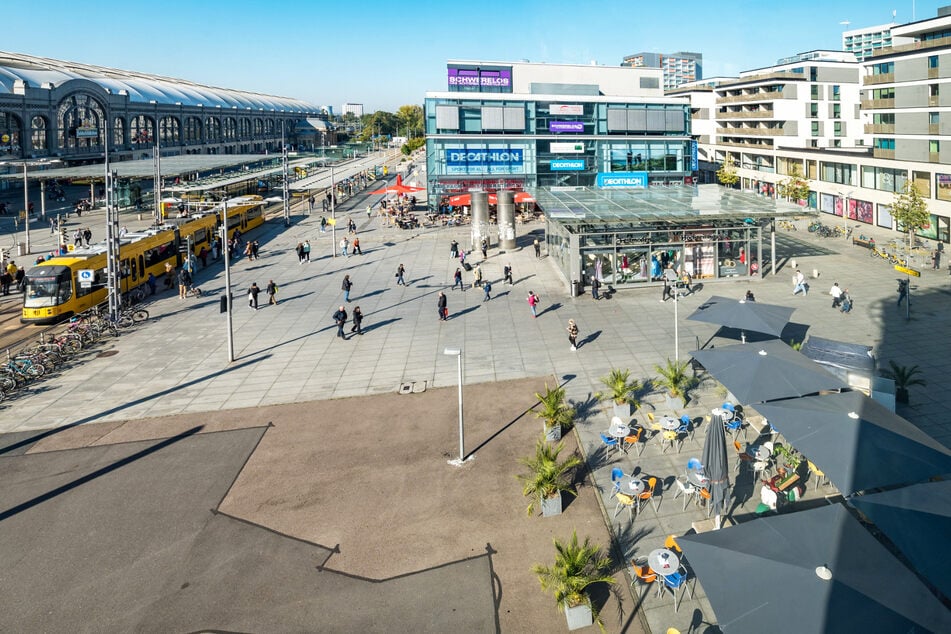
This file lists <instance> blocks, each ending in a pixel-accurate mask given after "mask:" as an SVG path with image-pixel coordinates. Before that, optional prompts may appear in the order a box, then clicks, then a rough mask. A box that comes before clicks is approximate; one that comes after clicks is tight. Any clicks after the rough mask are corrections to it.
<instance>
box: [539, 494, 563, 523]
mask: <svg viewBox="0 0 951 634" xmlns="http://www.w3.org/2000/svg"><path fill="white" fill-rule="evenodd" d="M541 507H542V517H554V516H555V515H561V491H559V492H558V494H557V495H555V497H550V498H545V497H543V498H542V500H541Z"/></svg>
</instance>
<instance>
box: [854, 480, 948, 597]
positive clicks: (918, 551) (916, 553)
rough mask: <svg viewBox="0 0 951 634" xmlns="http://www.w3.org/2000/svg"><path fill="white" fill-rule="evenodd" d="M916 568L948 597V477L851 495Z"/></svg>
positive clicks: (856, 503)
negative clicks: (889, 489)
mask: <svg viewBox="0 0 951 634" xmlns="http://www.w3.org/2000/svg"><path fill="white" fill-rule="evenodd" d="M851 502H852V504H854V505H855V506H856V507H858V509H859V510H860V511H862V513H864V514H865V516H866V517H868V518H869V519H870V520H872V521H873V522H874V523H875V525H876V526H878V528H880V529H881V530H882V532H884V533H885V535H887V536H888V538H889V539H890V540H891V541H892V542H893V543H894V544H895V545H896V546H898V548H899V550H901V552H902V553H903V554H904V555H905V556H906V557H907V558H908V560H909V561H910V562H911V563H912V565H914V566H915V568H917V569H918V571H919V572H920V573H921V574H922V575H923V576H924V577H925V579H927V580H928V581H930V582H931V583H933V584H934V585H935V586H936V587H937V588H938V590H940V591H941V592H942V594H944V595H945V596H946V597H951V542H949V541H948V536H949V535H951V480H941V481H938V482H927V483H925V484H915V485H913V486H909V487H902V488H900V489H892V490H891V491H885V492H883V493H873V494H872V495H861V496H857V497H854V498H852V500H851Z"/></svg>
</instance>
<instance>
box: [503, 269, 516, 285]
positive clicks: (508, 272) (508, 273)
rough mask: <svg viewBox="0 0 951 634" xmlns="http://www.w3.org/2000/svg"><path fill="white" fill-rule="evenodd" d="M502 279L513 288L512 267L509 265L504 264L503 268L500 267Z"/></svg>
mask: <svg viewBox="0 0 951 634" xmlns="http://www.w3.org/2000/svg"><path fill="white" fill-rule="evenodd" d="M502 278H503V281H504V282H505V283H506V284H508V285H509V286H513V285H514V284H515V281H514V280H512V265H511V264H506V265H505V266H504V267H502Z"/></svg>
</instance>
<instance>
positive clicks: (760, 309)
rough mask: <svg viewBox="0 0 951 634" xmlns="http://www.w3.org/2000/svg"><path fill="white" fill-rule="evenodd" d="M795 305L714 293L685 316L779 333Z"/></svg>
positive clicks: (722, 324)
mask: <svg viewBox="0 0 951 634" xmlns="http://www.w3.org/2000/svg"><path fill="white" fill-rule="evenodd" d="M794 310H796V309H795V308H789V307H788V306H777V305H776V304H761V303H760V302H747V301H744V300H735V299H731V298H729V297H719V296H716V295H715V296H713V297H711V298H710V299H708V300H707V301H705V302H704V303H703V304H701V305H700V306H699V307H698V308H697V310H695V311H694V312H693V314H691V315H690V316H689V317H687V319H692V320H693V321H705V322H707V323H710V324H717V325H719V326H726V327H727V328H736V329H737V330H740V331H744V332H745V331H747V330H750V331H753V332H761V333H763V334H767V335H773V336H774V337H779V336H781V335H782V332H783V328H785V327H786V324H788V323H789V318H790V317H791V316H792V314H793V311H794Z"/></svg>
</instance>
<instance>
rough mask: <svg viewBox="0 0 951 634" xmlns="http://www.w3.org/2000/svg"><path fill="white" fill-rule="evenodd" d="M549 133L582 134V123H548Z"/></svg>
mask: <svg viewBox="0 0 951 634" xmlns="http://www.w3.org/2000/svg"><path fill="white" fill-rule="evenodd" d="M548 131H549V132H584V122H582V121H549V122H548Z"/></svg>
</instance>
